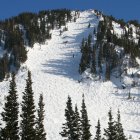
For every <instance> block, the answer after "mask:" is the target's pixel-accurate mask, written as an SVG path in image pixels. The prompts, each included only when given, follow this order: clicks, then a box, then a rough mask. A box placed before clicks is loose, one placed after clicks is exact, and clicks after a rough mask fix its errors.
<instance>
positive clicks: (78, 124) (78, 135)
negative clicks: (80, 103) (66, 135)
mask: <svg viewBox="0 0 140 140" xmlns="http://www.w3.org/2000/svg"><path fill="white" fill-rule="evenodd" d="M74 118H75V119H74V128H75V134H76V135H75V140H80V139H81V119H80V116H79V112H78V108H77V105H75V112H74Z"/></svg>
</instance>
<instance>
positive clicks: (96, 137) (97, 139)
mask: <svg viewBox="0 0 140 140" xmlns="http://www.w3.org/2000/svg"><path fill="white" fill-rule="evenodd" d="M96 129H97V130H96V135H95V138H94V140H101V126H100V121H99V120H98V123H97V126H96Z"/></svg>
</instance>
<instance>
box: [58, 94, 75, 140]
mask: <svg viewBox="0 0 140 140" xmlns="http://www.w3.org/2000/svg"><path fill="white" fill-rule="evenodd" d="M66 104H67V106H66V109H65V118H66V123H64V124H63V127H62V132H60V135H61V136H62V137H64V138H66V139H65V140H75V136H76V133H75V127H74V119H75V117H74V111H73V108H72V102H71V98H70V97H69V96H68V101H67V103H66Z"/></svg>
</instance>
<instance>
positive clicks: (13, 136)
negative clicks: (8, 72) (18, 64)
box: [1, 74, 19, 140]
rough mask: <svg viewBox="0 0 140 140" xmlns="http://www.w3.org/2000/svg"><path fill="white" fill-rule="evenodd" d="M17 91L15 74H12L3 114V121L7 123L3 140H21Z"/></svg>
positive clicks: (3, 132)
mask: <svg viewBox="0 0 140 140" xmlns="http://www.w3.org/2000/svg"><path fill="white" fill-rule="evenodd" d="M17 98H18V97H17V90H16V83H15V74H12V80H11V81H10V88H9V95H8V96H7V98H6V103H5V106H4V112H2V120H3V121H4V122H5V127H4V128H3V129H2V132H1V133H2V136H1V139H3V140H19V135H18V133H19V127H18V112H19V110H18V108H19V107H18V106H19V104H18V102H17Z"/></svg>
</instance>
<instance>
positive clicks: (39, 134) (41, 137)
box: [36, 94, 46, 140]
mask: <svg viewBox="0 0 140 140" xmlns="http://www.w3.org/2000/svg"><path fill="white" fill-rule="evenodd" d="M38 107H39V108H38V110H37V122H36V139H37V140H46V133H45V129H44V124H43V123H44V122H43V121H44V112H45V111H44V103H43V95H42V94H41V95H40V98H39V103H38Z"/></svg>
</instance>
